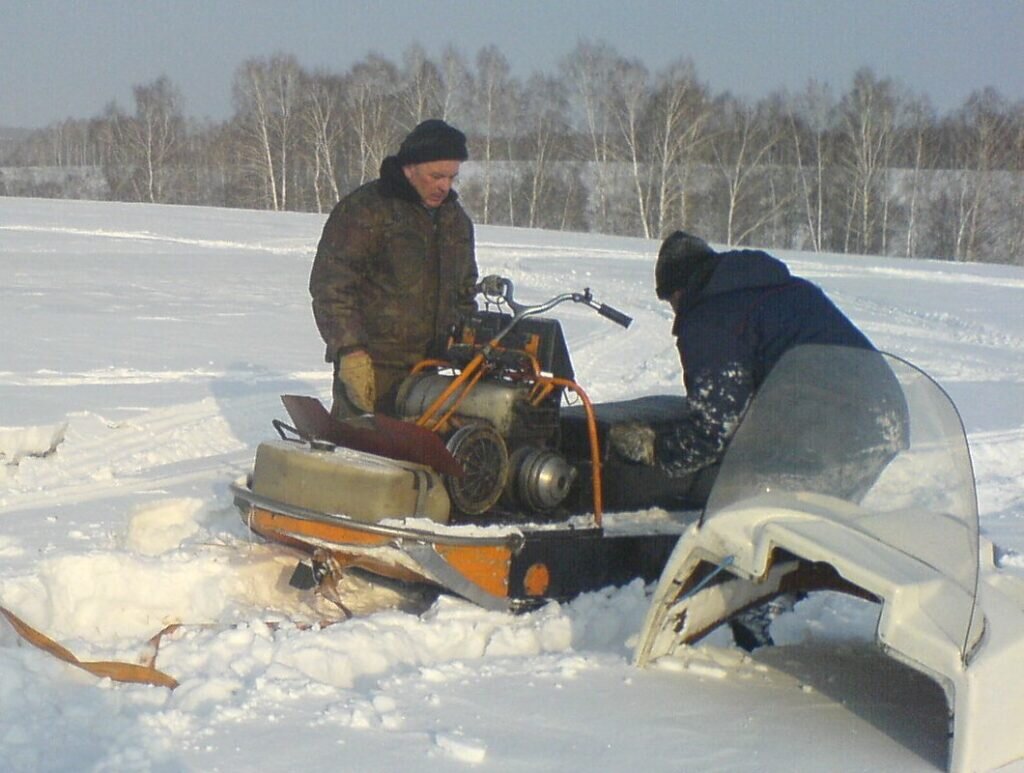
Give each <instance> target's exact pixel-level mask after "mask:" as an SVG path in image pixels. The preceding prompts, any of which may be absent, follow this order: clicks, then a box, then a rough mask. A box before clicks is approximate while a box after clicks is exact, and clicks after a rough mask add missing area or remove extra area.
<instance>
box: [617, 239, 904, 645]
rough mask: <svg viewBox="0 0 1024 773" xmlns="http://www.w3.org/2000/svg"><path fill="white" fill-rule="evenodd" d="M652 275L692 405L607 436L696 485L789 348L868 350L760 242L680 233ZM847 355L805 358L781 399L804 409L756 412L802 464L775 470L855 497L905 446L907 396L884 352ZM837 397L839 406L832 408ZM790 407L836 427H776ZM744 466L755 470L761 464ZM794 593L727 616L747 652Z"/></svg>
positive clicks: (764, 637) (764, 639) (817, 293)
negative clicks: (833, 367) (723, 243)
mask: <svg viewBox="0 0 1024 773" xmlns="http://www.w3.org/2000/svg"><path fill="white" fill-rule="evenodd" d="M655 282H656V291H657V294H658V298H660V299H661V300H664V301H668V302H669V303H670V304H672V309H673V310H674V311H675V315H676V316H675V322H674V324H673V326H672V333H673V334H674V335H675V336H676V346H677V348H678V350H679V359H680V361H681V363H682V366H683V380H684V383H685V385H686V394H687V403H688V405H689V412H688V413H687V414H686V415H684V416H681V417H680V418H679V420H678V421H677V422H672V423H670V424H669V425H668V426H667V427H665V428H662V429H660V430H659V431H657V432H656V431H655V430H654V429H653V428H651V427H650V426H647V425H644V424H640V423H624V424H619V425H616V426H614V427H612V429H611V430H610V434H609V440H610V443H611V446H612V448H613V449H614V450H615V451H616V452H617V453H618V455H619V456H621V457H624V458H625V459H627V460H629V461H633V462H638V463H643V464H648V465H654V464H657V465H659V466H660V467H661V468H662V469H664V470H665V471H666V472H667V473H668V474H669V475H671V476H673V477H684V476H691V477H692V479H693V480H694V481H695V482H696V481H701V480H702V478H703V477H707V476H706V475H704V474H703V473H701V471H705V472H708V471H711V472H712V476H711V477H713V471H714V469H716V468H715V467H714V465H715V464H716V463H717V462H719V461H720V460H721V458H722V456H723V454H724V452H725V449H726V446H727V445H728V443H729V441H730V439H731V438H732V436H733V435H734V433H735V432H736V429H737V428H738V426H739V424H740V420H741V419H742V418H743V416H744V413H745V412H746V410H747V408H748V406H749V405H750V402H751V400H752V398H753V397H754V395H755V393H757V391H758V390H759V389H760V388H761V385H762V384H763V383H764V381H765V378H766V377H767V376H768V374H769V372H770V371H771V370H772V368H773V367H774V366H775V365H776V364H777V363H778V362H779V360H780V359H781V358H782V356H783V355H784V354H786V352H789V351H790V350H792V349H794V348H795V347H798V346H802V345H805V344H817V345H824V346H840V347H852V348H854V349H860V350H865V351H866V352H869V353H872V354H874V353H875V348H874V347H873V346H872V344H871V342H870V341H869V340H868V339H867V337H866V336H865V335H864V334H863V333H862V332H861V331H860V330H858V329H857V327H856V326H855V325H854V324H853V323H852V322H851V321H850V320H849V319H847V318H846V316H845V315H844V314H843V313H842V312H841V311H840V310H839V309H838V308H837V307H836V306H835V304H834V303H832V301H830V300H829V299H828V298H827V297H826V296H825V294H824V293H823V292H822V291H821V289H820V288H819V287H817V286H816V285H814V284H812V283H811V282H808V281H807V280H806V279H802V278H800V277H796V276H793V275H792V274H791V273H790V272H789V269H788V268H787V267H786V266H785V264H783V263H782V262H780V261H778V260H776V259H775V258H773V257H772V256H771V255H768V254H767V253H765V252H761V251H760V250H735V251H730V252H723V253H718V252H715V251H714V250H713V249H712V248H711V247H710V246H709V245H708V244H707V242H705V241H704V240H703V239H700V238H699V237H696V236H693V235H691V234H688V233H685V232H683V231H676V232H675V233H673V234H672V235H671V236H669V237H668V238H667V239H665V241H664V242H663V243H662V246H661V249H660V251H659V253H658V262H657V265H656V268H655ZM805 351H807V350H805ZM852 359H853V360H854V362H856V363H857V364H858V367H856V368H854V369H852V370H850V369H841V368H840V369H837V370H838V371H839V372H837V373H835V374H832V373H830V372H829V370H830V369H829V368H828V358H826V359H825V363H826V367H825V368H824V369H822V368H821V367H820V363H821V360H815V358H814V357H810V358H809V361H810V362H812V363H814V362H816V363H817V364H818V369H817V372H815V373H813V374H808V379H806V381H805V380H803V379H801V380H800V381H801V383H798V384H796V385H795V389H794V391H793V393H792V394H789V393H787V394H786V395H785V402H786V403H792V402H797V401H801V400H802V401H805V402H807V401H809V402H812V403H815V405H811V406H806V405H805V406H804V408H805V409H807V408H809V410H803V411H801V409H800V407H799V406H797V407H796V408H795V409H794V412H792V413H791V412H790V410H789V409H790V408H791V407H792V406H790V405H787V406H786V408H787V410H781V411H779V412H778V413H779V414H780V416H779V418H778V421H775V420H774V418H775V417H769V419H768V421H764V419H763V417H762V420H761V421H760V422H759V429H764V430H766V432H767V434H769V435H772V436H773V437H771V438H765V439H763V440H764V442H765V446H766V447H767V448H769V449H773V448H775V447H778V448H781V449H785V448H790V449H792V448H798V449H800V458H799V460H798V461H799V464H800V465H805V466H806V469H804V470H797V471H796V472H797V473H798V474H796V475H793V474H791V473H792V472H793V469H792V467H793V466H794V465H793V464H792V463H793V461H794V460H792V459H781V460H773V461H779V462H780V463H781V465H782V466H783V470H782V471H783V472H785V473H786V474H787V477H786V478H785V480H786V481H787V483H789V484H793V485H795V486H796V487H797V488H800V489H804V490H807V489H809V490H818V491H822V492H823V493H830V494H833V495H836V496H842V497H844V498H848V499H851V500H854V501H856V500H857V499H859V497H860V496H862V495H863V494H864V493H865V492H866V490H867V489H868V487H870V485H871V484H872V483H873V482H874V480H875V479H876V478H877V476H878V474H879V473H880V472H881V470H882V469H883V468H884V467H885V465H886V464H888V462H889V461H890V460H891V459H892V457H893V456H894V455H895V453H896V451H897V450H898V448H899V447H900V446H901V445H903V443H904V440H905V437H906V404H905V402H904V401H903V396H902V392H901V391H900V388H899V384H898V382H897V381H896V379H895V377H894V375H893V374H892V372H891V370H890V369H889V367H888V365H886V364H885V362H884V360H883V359H882V357H881V356H880V355H877V356H870V355H869V356H866V357H854V358H852ZM846 360H847V358H837V360H836V361H837V363H839V362H844V361H846ZM851 374H852V375H853V378H852V379H851ZM851 381H852V382H853V383H851ZM806 382H812V383H806ZM837 395H838V398H837ZM833 405H838V406H841V407H842V410H837V411H833V410H831V408H832V406H833ZM776 407H777V406H776ZM769 412H771V411H769ZM793 415H803V416H806V417H808V418H809V421H808V422H798V423H799V424H810V425H824V424H832V425H833V426H830V427H827V428H826V427H823V426H789V425H782V424H780V422H785V421H786V420H787V419H789V418H791V417H792V416H793ZM836 424H838V426H835V425H836ZM822 430H827V431H822ZM779 453H780V454H782V455H783V456H784V455H785V451H780V452H779ZM770 455H771V454H769V456H770ZM796 466H799V465H796ZM787 467H788V468H789V469H785V468H787ZM749 472H750V473H752V474H753V476H754V478H756V473H757V472H758V471H757V470H754V469H751V470H749ZM769 472H770V471H769ZM699 473H700V474H699ZM800 473H803V474H800ZM694 487H701V486H700V484H698V483H694V484H691V489H692V488H694ZM703 496H707V492H706V491H703ZM797 599H798V597H797V596H795V595H794V594H784V595H783V596H781V597H779V598H778V599H776V600H775V601H773V602H771V605H769V606H766V607H761V608H759V609H754V610H749V611H747V612H745V613H743V614H741V615H740V616H739V617H738V618H736V619H734V620H732V621H730V625H731V627H732V631H733V635H734V637H735V640H736V642H737V644H739V645H740V646H741V647H743V648H745V649H747V650H752V649H755V648H756V647H760V646H764V645H766V644H771V643H772V639H771V636H770V633H769V627H770V625H771V621H772V619H773V618H774V617H775V616H776V615H777V614H778V613H780V612H781V611H785V610H786V609H789V608H791V607H792V606H793V604H795V602H796V601H797Z"/></svg>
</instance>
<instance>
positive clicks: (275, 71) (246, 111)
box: [233, 54, 301, 210]
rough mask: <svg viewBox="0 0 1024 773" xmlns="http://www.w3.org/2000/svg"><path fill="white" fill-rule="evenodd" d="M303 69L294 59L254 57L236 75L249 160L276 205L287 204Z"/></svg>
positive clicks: (239, 118)
mask: <svg viewBox="0 0 1024 773" xmlns="http://www.w3.org/2000/svg"><path fill="white" fill-rule="evenodd" d="M300 77H301V69H300V67H299V64H298V62H297V61H296V59H295V57H293V56H289V55H285V54H277V55H275V56H273V57H271V58H269V59H249V60H247V61H246V62H244V63H243V64H242V65H241V67H239V69H238V71H237V72H236V73H235V82H234V89H233V90H234V97H235V109H236V116H235V117H236V120H237V121H238V123H239V125H240V127H241V129H242V136H243V138H244V140H243V142H244V147H243V150H244V151H245V158H247V159H248V160H249V161H250V162H251V164H252V166H253V169H254V172H255V173H256V175H257V179H258V180H259V181H260V183H261V184H260V186H259V187H260V188H261V189H262V191H263V195H264V196H265V197H266V200H267V202H268V203H269V205H270V208H271V209H274V210H281V209H286V208H287V206H288V177H289V173H290V172H291V169H290V167H289V158H288V154H289V151H290V149H291V145H292V130H293V124H294V122H295V113H296V109H297V105H298V99H299V93H298V92H299V81H300Z"/></svg>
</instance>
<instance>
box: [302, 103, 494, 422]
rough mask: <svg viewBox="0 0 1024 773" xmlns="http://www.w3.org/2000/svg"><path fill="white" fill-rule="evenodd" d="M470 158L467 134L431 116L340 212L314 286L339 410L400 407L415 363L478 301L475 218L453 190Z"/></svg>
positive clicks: (326, 236) (326, 238)
mask: <svg viewBox="0 0 1024 773" xmlns="http://www.w3.org/2000/svg"><path fill="white" fill-rule="evenodd" d="M467 157H468V153H467V150H466V138H465V135H464V134H463V133H462V132H460V131H459V130H458V129H455V128H453V127H451V126H449V125H448V124H446V123H445V122H444V121H440V120H436V119H432V120H428V121H424V122H423V123H421V124H419V125H418V126H417V127H416V128H415V129H413V131H412V132H411V133H410V134H409V135H408V136H407V137H406V138H405V140H404V141H403V142H402V144H401V147H400V148H399V151H398V153H397V155H394V156H388V157H387V158H386V159H384V162H383V163H382V164H381V168H380V177H379V179H377V180H374V181H372V182H370V183H367V184H365V185H363V186H361V187H360V188H357V189H356V190H355V191H353V192H352V193H350V194H349V195H348V196H346V197H345V198H344V199H342V200H341V201H340V202H339V203H338V204H337V206H335V208H334V210H333V211H332V212H331V214H330V217H329V218H328V220H327V224H326V225H325V226H324V231H323V235H322V237H321V239H320V244H319V246H318V247H317V252H316V258H315V260H314V261H313V270H312V273H311V275H310V280H309V291H310V294H311V295H312V297H313V316H314V318H315V320H316V324H317V327H318V328H319V330H320V335H321V336H322V337H323V339H324V342H325V343H326V345H327V351H326V360H327V361H328V362H333V363H334V389H333V394H334V404H333V406H332V409H331V412H332V413H333V414H334V415H335V416H336V417H339V418H341V417H345V416H352V415H357V414H360V413H366V412H373V411H383V412H390V411H391V410H393V408H394V405H393V402H394V396H395V391H396V390H397V388H398V385H399V382H400V381H401V380H402V378H403V377H404V376H405V375H406V374H407V373H408V372H409V368H410V367H411V366H413V365H414V364H415V363H416V362H418V361H419V360H421V359H423V358H424V357H427V356H436V355H438V354H440V353H441V352H438V351H436V347H437V345H438V344H439V343H441V342H443V340H444V339H445V336H446V334H447V333H448V331H449V330H450V329H451V327H452V325H454V324H455V323H456V322H457V321H458V320H459V318H460V317H461V316H462V315H464V314H467V313H470V312H472V311H473V310H474V309H475V308H476V304H475V302H474V300H473V286H474V284H475V283H476V280H477V266H476V258H475V254H474V244H473V224H472V222H471V221H470V219H469V216H468V215H467V214H466V212H465V210H463V208H462V206H461V205H460V204H459V202H458V195H457V193H456V192H455V191H454V190H453V189H452V187H451V185H452V182H453V181H454V179H455V177H456V175H457V174H458V171H459V165H460V163H461V162H462V161H464V160H465V159H466V158H467Z"/></svg>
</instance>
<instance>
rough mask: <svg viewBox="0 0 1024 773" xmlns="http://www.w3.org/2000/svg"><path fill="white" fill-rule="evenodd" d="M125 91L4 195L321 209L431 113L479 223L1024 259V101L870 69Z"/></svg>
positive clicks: (450, 67)
mask: <svg viewBox="0 0 1024 773" xmlns="http://www.w3.org/2000/svg"><path fill="white" fill-rule="evenodd" d="M133 93H134V100H133V101H134V104H132V105H130V106H128V107H127V108H125V107H123V106H121V105H118V104H116V103H111V104H109V105H107V106H106V107H105V108H103V109H102V112H101V113H100V114H99V115H97V116H95V117H92V118H68V119H66V120H64V121H61V122H59V123H56V124H53V125H50V126H47V127H45V128H42V129H39V130H35V131H32V132H20V133H18V134H16V135H10V136H7V137H5V138H3V139H2V140H0V195H8V196H42V197H59V198H89V199H100V200H106V199H109V200H120V201H143V202H156V203H173V204H195V205H209V206H220V207H238V208H250V209H266V210H281V211H283V210H290V211H308V212H327V211H329V210H330V208H331V207H332V206H333V205H334V203H335V202H336V201H337V200H338V199H339V198H340V197H341V196H343V195H344V194H345V193H347V192H348V191H349V190H351V189H352V188H354V187H356V186H357V185H359V184H361V183H363V182H366V181H368V180H371V179H373V178H375V177H376V176H377V171H378V168H379V166H380V163H381V161H382V159H383V158H384V157H385V156H386V155H389V154H390V153H393V152H394V151H395V149H396V148H397V146H398V143H399V142H400V140H401V138H402V137H403V136H404V135H405V133H406V132H408V131H409V130H410V129H411V128H412V127H413V126H414V125H415V124H416V123H418V122H419V121H421V120H423V119H424V118H428V117H440V118H444V119H445V120H447V121H449V122H451V123H453V124H455V125H456V126H458V127H459V128H461V129H463V130H464V131H465V132H466V133H467V135H468V136H469V139H470V154H471V162H472V163H469V164H466V165H465V166H464V167H463V170H462V174H461V176H460V182H459V185H458V188H459V193H460V195H461V197H462V201H463V203H464V204H465V205H466V208H467V209H468V210H469V212H470V214H471V215H472V216H473V218H474V220H475V221H476V222H477V223H478V224H487V225H513V226H522V227H529V228H542V229H553V230H567V231H584V232H586V231H591V232H599V233H605V234H622V235H631V236H642V237H646V238H659V237H661V236H663V235H664V234H665V233H667V232H668V231H670V230H673V229H676V228H685V229H687V230H692V231H694V232H696V233H699V234H701V235H702V236H704V237H705V238H707V239H709V240H710V241H714V242H720V243H724V244H729V245H741V244H756V245H758V246H762V247H768V248H778V249H794V250H809V251H814V252H840V253H857V254H872V255H886V256H894V257H932V258H939V259H945V260H955V261H975V262H993V263H1007V264H1014V265H1024V103H1020V102H1018V103H1012V102H1009V101H1008V100H1006V99H1004V98H1003V97H1002V96H1001V95H1000V94H999V93H998V92H996V91H995V90H993V89H990V88H984V87H979V89H978V90H977V91H976V92H975V93H974V94H972V95H971V96H970V97H969V98H968V99H967V100H966V101H965V103H964V104H963V105H962V106H961V107H959V108H958V109H956V110H954V111H952V112H950V113H948V114H944V115H942V114H939V113H938V112H937V111H936V110H935V109H934V107H933V106H932V105H931V104H930V102H929V99H928V97H927V95H918V94H912V93H908V91H907V90H906V89H905V88H903V87H902V86H901V85H900V84H899V83H897V82H893V81H891V80H889V79H886V78H885V77H881V76H879V75H878V74H876V73H874V72H873V71H872V70H871V69H870V68H864V69H862V70H860V71H859V72H857V73H856V75H855V76H854V78H853V81H852V83H849V84H846V85H845V91H843V92H842V93H838V94H837V93H834V91H833V88H832V87H830V86H828V85H824V84H820V83H816V82H813V81H812V82H809V83H808V84H807V86H806V88H805V89H804V90H803V91H802V92H801V93H796V94H792V93H786V92H783V91H779V92H776V93H773V94H771V95H769V96H768V97H766V98H764V99H761V100H759V101H756V102H749V101H744V100H742V99H739V98H737V97H735V96H733V95H731V94H729V93H716V92H715V91H714V90H713V86H712V85H711V84H708V83H706V82H704V81H702V80H701V77H700V73H699V72H697V70H696V68H695V66H694V65H693V64H692V62H690V61H688V60H686V59H685V58H681V59H679V60H678V61H677V62H676V63H675V64H673V65H672V66H670V67H668V68H666V69H664V70H662V71H659V72H650V71H649V70H648V69H647V68H646V67H645V66H644V65H643V64H642V63H641V62H639V61H637V60H633V59H629V58H625V57H623V56H621V55H619V54H618V52H616V50H615V49H614V48H613V47H611V46H610V45H608V44H606V43H601V42H581V43H579V44H578V45H577V46H576V47H575V49H573V50H572V51H571V52H569V53H568V54H567V55H566V56H565V57H564V58H563V59H562V60H561V63H560V65H559V67H558V68H557V71H556V72H552V73H535V74H533V75H531V76H530V77H529V78H527V79H525V80H523V79H520V78H518V77H515V76H514V75H513V67H512V65H511V64H510V63H509V61H508V60H507V59H506V58H505V56H504V55H503V54H502V53H501V51H500V50H498V49H497V48H496V47H493V46H491V47H485V48H482V49H480V50H479V51H478V52H477V53H476V55H475V56H474V57H472V59H471V60H470V59H467V58H466V57H465V56H464V55H463V54H461V53H460V52H459V51H457V50H456V49H454V48H452V47H449V48H447V49H446V50H445V51H444V52H443V53H442V54H441V56H440V57H438V58H436V59H434V58H431V57H429V56H428V55H427V53H426V52H425V50H424V49H423V48H422V47H420V46H418V45H414V46H411V47H409V48H407V49H406V50H405V51H404V53H403V55H402V59H401V62H397V63H396V62H393V61H390V60H388V59H387V58H385V57H383V56H379V55H370V56H368V57H366V58H365V59H363V60H361V61H359V62H358V63H356V64H355V65H354V66H352V67H351V68H350V69H349V70H347V71H345V72H325V71H316V72H311V71H308V70H306V69H304V68H303V67H302V66H301V65H300V64H299V62H298V61H297V59H296V58H295V57H294V56H291V55H288V54H283V53H282V54H275V55H273V56H270V57H266V58H255V59H250V60H247V61H244V62H243V63H242V64H241V65H240V66H238V68H237V70H236V71H235V74H234V78H233V93H232V100H233V102H232V104H233V114H232V115H231V117H230V118H229V119H227V120H226V121H224V122H220V123H218V122H213V121H210V120H204V121H199V120H196V119H194V118H192V117H190V116H189V115H188V113H187V106H186V105H185V104H184V100H183V97H182V95H181V92H180V90H179V89H178V88H177V87H176V86H175V84H174V83H172V82H171V81H170V80H169V79H168V78H166V77H161V78H158V79H157V80H155V81H153V82H151V83H144V84H139V85H137V86H135V87H134V89H133Z"/></svg>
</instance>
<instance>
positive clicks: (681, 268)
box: [654, 231, 718, 301]
mask: <svg viewBox="0 0 1024 773" xmlns="http://www.w3.org/2000/svg"><path fill="white" fill-rule="evenodd" d="M717 255H718V253H717V252H715V251H714V250H713V249H711V245H709V244H708V243H707V242H706V241H704V240H703V239H701V238H700V237H699V236H694V235H693V234H688V233H686V231H676V232H675V233H673V234H671V235H670V236H669V237H668V238H667V239H665V241H663V242H662V243H661V249H660V250H658V263H657V265H656V266H655V267H654V285H655V292H656V293H657V294H658V297H659V298H660V299H661V300H663V301H667V300H668V299H669V297H670V296H671V295H672V293H674V292H675V291H676V290H681V289H683V288H685V287H687V286H688V285H690V284H691V283H692V281H693V280H694V279H695V278H700V279H702V280H705V281H706V279H707V277H706V276H704V274H708V275H710V272H711V270H713V268H714V265H715V263H716V261H715V260H714V259H715V258H716V257H717Z"/></svg>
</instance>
